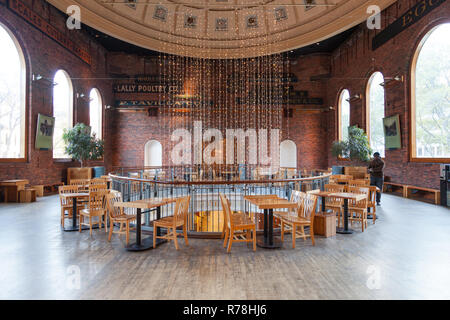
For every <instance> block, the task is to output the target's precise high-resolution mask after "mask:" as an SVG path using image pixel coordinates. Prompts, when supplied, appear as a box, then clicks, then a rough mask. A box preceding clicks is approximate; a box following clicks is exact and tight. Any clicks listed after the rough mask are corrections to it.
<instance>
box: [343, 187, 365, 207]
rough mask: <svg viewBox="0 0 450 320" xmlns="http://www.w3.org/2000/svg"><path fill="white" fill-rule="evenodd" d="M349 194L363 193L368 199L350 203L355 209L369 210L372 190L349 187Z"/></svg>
mask: <svg viewBox="0 0 450 320" xmlns="http://www.w3.org/2000/svg"><path fill="white" fill-rule="evenodd" d="M348 192H350V193H363V194H365V195H366V198H365V199H363V200H360V201H353V200H350V201H349V205H351V206H352V207H355V208H367V200H368V199H369V195H370V190H369V188H368V187H349V188H348Z"/></svg>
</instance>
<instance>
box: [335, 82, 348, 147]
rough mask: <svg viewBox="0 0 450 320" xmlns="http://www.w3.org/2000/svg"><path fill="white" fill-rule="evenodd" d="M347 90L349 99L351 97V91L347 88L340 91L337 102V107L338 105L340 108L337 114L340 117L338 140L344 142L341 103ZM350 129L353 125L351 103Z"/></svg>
mask: <svg viewBox="0 0 450 320" xmlns="http://www.w3.org/2000/svg"><path fill="white" fill-rule="evenodd" d="M345 90H347V92H348V95H349V97H350V96H351V95H350V90H349V89H347V88H342V89H341V90H340V91H339V94H338V102H337V105H338V107H337V114H338V116H337V120H338V121H337V127H338V132H337V138H338V139H337V140H338V141H342V138H343V132H342V123H341V122H342V103H341V101H342V96H343V94H344V91H345ZM348 122H349V124H348V125H349V127H350V125H351V105H350V102H349V121H348Z"/></svg>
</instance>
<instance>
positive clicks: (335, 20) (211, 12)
mask: <svg viewBox="0 0 450 320" xmlns="http://www.w3.org/2000/svg"><path fill="white" fill-rule="evenodd" d="M47 1H48V2H49V3H51V4H52V5H54V6H55V7H57V8H58V9H60V10H61V11H63V12H66V10H67V8H68V7H69V6H70V5H74V4H75V5H78V6H80V8H81V20H82V22H83V23H85V24H87V25H89V26H90V27H92V28H95V29H97V30H99V31H101V32H104V33H106V34H108V35H110V36H113V37H116V38H118V39H121V40H123V41H127V42H129V43H132V44H134V45H137V46H140V47H144V48H147V49H151V50H154V51H160V52H165V53H170V54H177V55H183V56H190V57H201V58H223V59H229V58H244V57H254V56H261V55H268V54H273V53H279V52H283V51H288V50H292V49H296V48H300V47H303V46H307V45H310V44H313V43H316V42H319V41H322V40H324V39H327V38H329V37H331V36H334V35H336V34H339V33H341V32H343V31H345V30H347V29H349V28H351V27H353V26H355V25H357V24H359V23H361V22H363V21H365V20H366V19H367V18H368V17H369V14H368V13H367V8H368V7H369V6H370V5H374V4H376V5H378V6H379V7H380V8H381V9H385V8H386V7H388V6H389V5H391V4H392V3H394V2H395V0H136V1H133V0H129V1H128V0H47Z"/></svg>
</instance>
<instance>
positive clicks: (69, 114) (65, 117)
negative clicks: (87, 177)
mask: <svg viewBox="0 0 450 320" xmlns="http://www.w3.org/2000/svg"><path fill="white" fill-rule="evenodd" d="M53 81H54V83H55V86H54V87H53V116H54V117H55V130H54V134H53V158H55V159H67V158H70V156H69V155H67V154H66V152H65V150H64V149H65V144H64V140H63V138H62V136H63V133H64V129H70V128H72V127H73V87H72V81H71V80H70V77H69V75H68V74H67V72H65V71H64V70H59V71H58V72H56V74H55V78H54V80H53Z"/></svg>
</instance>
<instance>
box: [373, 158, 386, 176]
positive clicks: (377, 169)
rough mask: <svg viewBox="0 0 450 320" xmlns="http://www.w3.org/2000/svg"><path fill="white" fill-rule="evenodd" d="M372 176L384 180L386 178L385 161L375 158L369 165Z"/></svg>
mask: <svg viewBox="0 0 450 320" xmlns="http://www.w3.org/2000/svg"><path fill="white" fill-rule="evenodd" d="M369 169H372V170H370V175H371V176H372V177H378V178H383V177H384V173H383V170H384V161H383V160H381V158H374V159H373V160H372V161H370V163H369Z"/></svg>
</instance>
